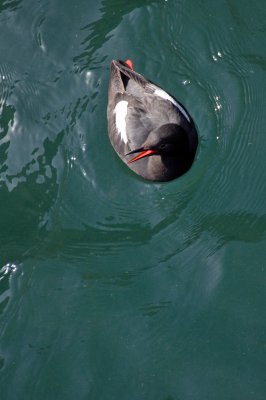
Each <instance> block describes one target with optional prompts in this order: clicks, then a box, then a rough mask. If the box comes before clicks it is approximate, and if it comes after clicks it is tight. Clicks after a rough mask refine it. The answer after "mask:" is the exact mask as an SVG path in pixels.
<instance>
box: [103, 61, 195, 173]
mask: <svg viewBox="0 0 266 400" xmlns="http://www.w3.org/2000/svg"><path fill="white" fill-rule="evenodd" d="M107 119H108V134H109V138H110V141H111V143H112V146H113V147H114V149H115V151H116V152H117V154H118V155H119V157H120V158H121V159H122V160H123V161H124V162H125V163H126V164H127V165H128V166H129V168H131V169H132V170H133V171H134V172H135V173H137V174H138V175H140V176H142V177H143V178H145V179H148V180H153V181H169V180H172V179H174V178H177V177H178V176H180V175H182V174H184V173H185V172H186V171H187V170H188V169H189V168H190V167H191V165H192V163H193V160H194V157H195V153H196V150H197V145H198V136H197V132H196V129H195V125H194V122H193V120H192V118H191V117H190V115H189V114H188V112H187V110H186V109H185V108H184V106H183V105H182V104H181V103H179V102H178V101H177V100H176V99H175V98H174V97H172V96H171V95H170V94H168V93H167V92H165V91H164V90H163V89H161V88H160V87H159V86H157V85H155V84H154V83H152V82H151V81H149V80H147V79H145V78H144V77H143V76H142V75H140V74H138V73H137V72H135V71H134V70H133V65H132V62H131V61H130V60H127V61H126V62H123V61H119V60H114V61H112V63H111V71H110V82H109V93H108V109H107ZM136 153H138V154H137V155H136V156H135V157H133V158H132V154H136Z"/></svg>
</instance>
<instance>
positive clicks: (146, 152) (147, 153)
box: [126, 149, 158, 164]
mask: <svg viewBox="0 0 266 400" xmlns="http://www.w3.org/2000/svg"><path fill="white" fill-rule="evenodd" d="M138 151H140V149H139V150H133V151H130V152H129V153H127V154H126V155H128V154H132V153H137V152H138ZM152 154H158V152H157V151H156V150H144V151H142V152H141V153H140V154H138V155H137V156H136V157H134V158H132V160H129V161H128V162H127V163H128V164H131V163H133V162H135V161H137V160H140V159H141V158H144V157H148V156H151V155H152Z"/></svg>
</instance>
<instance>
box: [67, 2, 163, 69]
mask: <svg viewBox="0 0 266 400" xmlns="http://www.w3.org/2000/svg"><path fill="white" fill-rule="evenodd" d="M156 2H158V0H134V1H130V2H125V1H123V0H116V1H113V2H111V3H110V1H108V0H103V1H102V4H101V8H100V11H101V18H100V19H98V20H97V21H95V22H92V23H90V24H88V25H86V26H85V27H83V28H82V30H83V31H86V32H87V31H89V32H90V33H89V34H88V35H87V36H86V38H85V39H84V40H83V44H84V45H85V50H84V51H83V52H82V54H81V55H79V56H77V57H75V58H74V59H73V61H74V64H75V66H76V67H77V68H79V69H81V70H83V69H85V68H87V66H88V65H90V66H91V67H92V68H95V67H96V66H99V65H102V64H103V62H104V61H105V59H106V56H105V57H102V58H101V59H100V60H99V59H98V57H97V54H98V50H99V49H100V48H101V46H102V45H103V44H104V43H105V42H106V41H107V40H108V39H109V37H110V32H111V31H112V30H113V29H115V28H116V27H117V26H118V25H119V24H120V22H121V21H122V19H123V17H124V16H125V15H127V14H129V13H130V12H132V11H133V10H135V9H136V8H139V7H145V6H147V5H150V4H154V3H156Z"/></svg>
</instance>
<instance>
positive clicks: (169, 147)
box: [126, 124, 189, 164]
mask: <svg viewBox="0 0 266 400" xmlns="http://www.w3.org/2000/svg"><path fill="white" fill-rule="evenodd" d="M188 149H189V142H188V135H187V133H186V132H185V131H184V129H183V128H182V127H181V126H179V125H177V124H165V125H161V126H160V127H159V128H157V129H155V130H153V131H151V132H150V134H149V136H148V138H147V139H146V141H145V142H144V143H143V146H141V147H139V148H137V149H134V150H131V151H130V152H129V153H127V154H126V155H130V154H135V153H139V154H137V155H136V156H135V157H134V158H132V159H131V160H129V161H128V164H131V163H133V162H135V161H137V160H140V159H141V158H144V157H149V156H153V155H160V156H161V157H162V158H164V157H184V156H185V155H186V154H187V152H188Z"/></svg>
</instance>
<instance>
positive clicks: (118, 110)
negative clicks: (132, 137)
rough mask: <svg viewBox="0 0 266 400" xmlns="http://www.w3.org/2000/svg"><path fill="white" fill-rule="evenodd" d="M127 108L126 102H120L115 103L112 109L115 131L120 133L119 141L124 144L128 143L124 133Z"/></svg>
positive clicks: (125, 132)
mask: <svg viewBox="0 0 266 400" xmlns="http://www.w3.org/2000/svg"><path fill="white" fill-rule="evenodd" d="M127 106H128V102H127V101H125V100H121V101H119V103H117V105H116V106H115V109H114V113H115V124H116V129H117V130H118V132H119V133H120V136H121V139H122V140H123V142H124V143H127V142H128V139H127V131H126V115H127Z"/></svg>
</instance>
